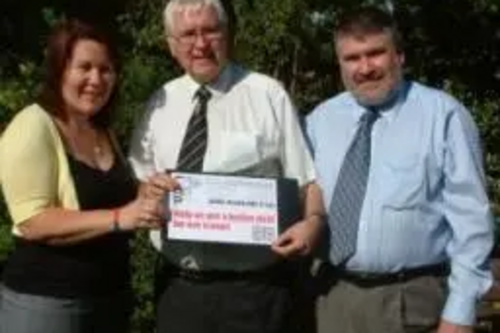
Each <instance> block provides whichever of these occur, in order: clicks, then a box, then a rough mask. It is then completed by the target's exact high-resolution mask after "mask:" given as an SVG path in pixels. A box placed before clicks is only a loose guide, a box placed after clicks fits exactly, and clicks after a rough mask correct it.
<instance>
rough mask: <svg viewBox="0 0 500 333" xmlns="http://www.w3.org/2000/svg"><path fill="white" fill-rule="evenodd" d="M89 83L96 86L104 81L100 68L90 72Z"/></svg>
mask: <svg viewBox="0 0 500 333" xmlns="http://www.w3.org/2000/svg"><path fill="white" fill-rule="evenodd" d="M88 79H89V83H91V84H94V85H100V84H101V83H102V81H103V79H102V75H101V71H100V70H99V69H98V68H92V69H91V70H90V71H89V76H88Z"/></svg>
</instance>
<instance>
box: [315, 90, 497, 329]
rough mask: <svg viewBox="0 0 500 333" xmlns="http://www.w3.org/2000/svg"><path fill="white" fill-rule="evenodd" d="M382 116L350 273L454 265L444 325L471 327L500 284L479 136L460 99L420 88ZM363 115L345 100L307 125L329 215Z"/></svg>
mask: <svg viewBox="0 0 500 333" xmlns="http://www.w3.org/2000/svg"><path fill="white" fill-rule="evenodd" d="M380 111H381V117H380V118H379V119H378V120H377V121H376V122H375V124H374V127H373V131H372V152H371V154H372V155H371V166H370V175H369V180H368V184H367V189H366V196H365V200H364V202H363V207H362V210H361V217H360V226H359V231H358V241H357V250H356V254H355V255H354V256H353V257H352V258H351V259H350V260H349V261H348V263H347V267H348V269H350V270H355V271H356V270H357V271H367V272H396V271H399V270H402V269H404V268H411V267H418V266H423V265H429V264H433V263H439V262H442V261H445V260H450V262H451V274H450V276H449V279H448V285H449V296H448V299H447V302H446V304H445V308H444V310H443V318H444V319H445V320H448V321H450V322H453V323H457V324H463V325H471V324H472V323H473V322H474V318H475V305H476V302H477V300H478V299H479V298H480V297H481V295H483V294H484V293H485V292H486V291H487V290H488V288H489V287H490V286H491V284H492V277H491V272H490V268H489V260H488V256H489V253H490V251H491V248H492V245H493V232H492V226H493V224H492V218H491V213H490V207H489V202H488V198H487V195H486V193H485V177H484V172H483V165H482V152H481V148H480V140H479V136H478V132H477V128H476V126H475V124H474V121H473V120H472V118H471V116H470V114H469V112H468V111H467V110H466V109H465V108H464V106H463V105H461V104H460V103H459V102H458V101H457V100H455V99H454V98H453V97H451V96H449V95H448V94H446V93H444V92H443V91H440V90H436V89H432V88H429V87H426V86H423V85H421V84H418V83H414V82H403V83H401V85H400V87H399V89H398V91H397V96H396V97H395V100H394V101H393V102H392V103H391V104H390V105H386V106H385V107H383V108H381V110H380ZM364 112H365V109H364V108H363V107H362V106H361V105H359V104H358V103H357V102H356V100H355V99H354V98H353V96H352V95H351V94H350V93H348V92H344V93H342V94H340V95H338V96H336V97H334V98H331V99H329V100H327V101H325V102H324V103H322V104H321V105H319V106H318V107H317V108H316V109H315V110H314V111H313V112H312V113H311V114H310V115H309V116H308V117H307V119H306V131H307V134H308V139H309V143H310V145H311V148H312V150H313V154H314V159H315V164H316V169H317V177H318V182H319V184H320V186H321V187H322V190H323V196H324V201H325V207H329V206H330V201H331V198H332V195H333V189H334V187H335V184H336V181H337V176H338V173H339V171H340V167H341V164H342V161H343V159H344V156H345V154H346V152H347V149H348V148H349V145H350V143H351V141H352V139H353V138H354V134H355V133H356V129H357V126H358V122H359V119H360V117H361V115H362V114H363V113H364ZM331 232H335V230H332V231H331Z"/></svg>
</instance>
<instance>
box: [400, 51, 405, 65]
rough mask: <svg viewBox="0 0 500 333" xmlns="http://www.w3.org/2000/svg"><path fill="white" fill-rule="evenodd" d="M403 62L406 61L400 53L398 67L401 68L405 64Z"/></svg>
mask: <svg viewBox="0 0 500 333" xmlns="http://www.w3.org/2000/svg"><path fill="white" fill-rule="evenodd" d="M405 60H406V57H405V54H404V53H403V52H400V53H399V65H400V66H401V67H403V65H404V64H405Z"/></svg>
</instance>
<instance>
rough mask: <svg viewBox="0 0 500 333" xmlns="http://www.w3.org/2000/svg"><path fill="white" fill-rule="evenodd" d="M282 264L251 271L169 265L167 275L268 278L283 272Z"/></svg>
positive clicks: (191, 278)
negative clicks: (187, 267)
mask: <svg viewBox="0 0 500 333" xmlns="http://www.w3.org/2000/svg"><path fill="white" fill-rule="evenodd" d="M282 266H283V265H279V264H278V265H272V266H270V267H267V268H263V269H259V270H252V271H241V272H240V271H219V270H209V271H199V270H193V269H185V268H181V267H176V266H173V267H170V268H169V269H168V275H169V276H170V277H174V278H180V279H183V280H188V281H191V282H201V283H207V282H216V281H241V280H270V279H273V278H277V277H279V276H281V274H283V273H284V272H285V269H283V267H282Z"/></svg>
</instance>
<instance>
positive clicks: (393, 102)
mask: <svg viewBox="0 0 500 333" xmlns="http://www.w3.org/2000/svg"><path fill="white" fill-rule="evenodd" d="M410 86H411V83H410V82H408V81H405V80H401V82H400V83H399V84H398V85H397V86H396V88H395V89H394V90H393V92H392V93H391V97H390V98H389V99H388V100H387V101H386V102H384V103H382V104H381V105H378V106H374V107H373V109H374V110H376V111H378V112H380V116H381V117H389V118H392V117H395V116H396V114H397V113H398V112H399V110H400V109H401V106H402V105H403V104H404V102H405V101H406V98H407V95H408V91H409V89H410ZM351 96H352V95H351ZM352 99H353V103H354V104H355V105H357V109H358V110H359V114H358V117H359V118H361V115H362V114H363V113H364V112H365V111H366V110H367V107H366V106H364V105H361V104H359V103H358V102H357V101H356V100H355V99H354V97H352ZM358 121H359V120H358Z"/></svg>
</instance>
